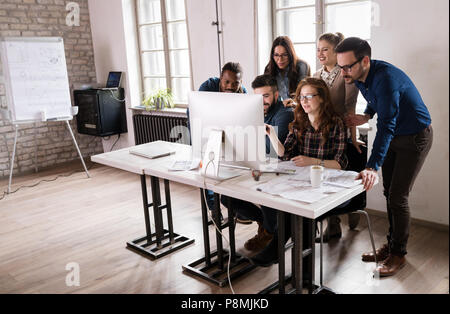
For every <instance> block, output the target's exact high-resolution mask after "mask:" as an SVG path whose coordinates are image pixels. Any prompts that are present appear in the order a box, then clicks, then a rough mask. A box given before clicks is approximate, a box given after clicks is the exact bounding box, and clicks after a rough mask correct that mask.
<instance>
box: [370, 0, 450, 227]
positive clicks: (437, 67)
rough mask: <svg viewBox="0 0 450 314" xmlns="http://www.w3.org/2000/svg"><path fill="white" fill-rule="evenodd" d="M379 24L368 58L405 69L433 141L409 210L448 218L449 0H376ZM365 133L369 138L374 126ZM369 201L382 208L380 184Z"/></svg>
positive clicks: (416, 215)
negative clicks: (429, 120)
mask: <svg viewBox="0 0 450 314" xmlns="http://www.w3.org/2000/svg"><path fill="white" fill-rule="evenodd" d="M374 2H375V3H377V4H378V6H375V10H374V13H375V12H377V11H379V13H380V16H379V17H380V19H379V26H375V25H374V26H373V27H372V48H373V58H374V59H381V60H385V61H387V62H390V63H392V64H394V65H396V66H398V67H399V68H400V69H402V70H403V71H405V72H406V73H407V74H408V76H409V77H410V78H411V79H412V81H413V82H414V83H415V85H416V87H417V88H418V90H419V92H420V93H421V95H422V97H423V99H424V101H425V104H426V105H427V107H428V110H429V111H430V113H431V118H432V120H433V122H432V125H433V129H434V142H433V147H432V149H431V151H430V153H429V155H428V158H427V160H426V162H425V165H424V167H423V168H422V171H421V173H420V174H419V177H418V178H417V180H416V183H415V186H414V188H413V190H412V191H411V194H410V198H409V204H410V207H411V215H412V217H413V218H418V219H422V220H426V221H430V222H436V223H440V224H445V225H448V224H449V220H448V219H449V217H448V213H449V193H448V191H449V120H448V119H449V88H448V84H449V76H448V73H449V42H448V35H449V34H448V32H449V31H448V26H449V24H448V23H449V18H448V9H449V1H448V0H429V1H421V0H395V1H392V0H377V1H374ZM372 127H374V131H372V132H370V133H369V142H372V141H373V138H374V134H375V133H374V132H375V130H376V128H375V125H373V122H372ZM368 207H369V208H371V209H375V210H383V211H384V210H386V204H385V199H384V197H383V194H382V184H379V185H378V186H377V187H375V189H374V190H373V191H372V192H370V193H369V194H368Z"/></svg>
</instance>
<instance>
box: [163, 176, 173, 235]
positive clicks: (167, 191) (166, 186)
mask: <svg viewBox="0 0 450 314" xmlns="http://www.w3.org/2000/svg"><path fill="white" fill-rule="evenodd" d="M164 192H165V193H164V194H165V195H166V210H167V225H168V227H169V239H170V243H174V235H173V220H172V203H171V201H170V186H169V180H164Z"/></svg>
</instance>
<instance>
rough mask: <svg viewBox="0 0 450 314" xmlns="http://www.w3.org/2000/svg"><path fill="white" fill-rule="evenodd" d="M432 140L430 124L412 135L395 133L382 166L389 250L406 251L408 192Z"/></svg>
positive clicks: (408, 224)
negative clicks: (396, 134) (397, 134)
mask: <svg viewBox="0 0 450 314" xmlns="http://www.w3.org/2000/svg"><path fill="white" fill-rule="evenodd" d="M432 143H433V129H432V127H431V125H430V126H429V127H427V128H425V129H424V130H422V131H421V132H419V133H417V134H414V135H404V136H395V137H394V138H393V139H392V142H391V144H390V146H389V150H388V152H387V155H386V159H385V160H384V164H383V166H382V171H383V188H384V196H385V197H386V201H387V213H388V218H389V234H388V236H387V239H388V243H389V248H390V251H391V253H392V254H395V255H399V256H404V255H406V253H407V252H406V245H407V243H408V237H409V227H410V210H409V205H408V196H409V193H410V192H411V189H412V187H413V185H414V181H415V180H416V178H417V175H418V174H419V172H420V169H421V168H422V166H423V163H424V162H425V159H426V157H427V155H428V152H429V151H430V149H431V145H432Z"/></svg>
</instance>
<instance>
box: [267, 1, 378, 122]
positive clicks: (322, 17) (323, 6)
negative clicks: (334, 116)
mask: <svg viewBox="0 0 450 314" xmlns="http://www.w3.org/2000/svg"><path fill="white" fill-rule="evenodd" d="M270 1H271V6H272V41H273V40H274V39H275V38H276V37H277V36H278V34H277V30H278V21H277V12H280V11H289V10H295V9H299V8H310V7H315V22H314V23H315V24H316V34H315V37H316V38H318V37H319V35H321V34H323V33H325V30H326V20H327V19H326V18H327V17H326V12H327V7H328V6H335V5H340V4H349V3H361V2H367V1H370V2H371V1H372V0H348V1H336V2H332V3H326V0H315V4H314V5H313V4H310V5H301V6H292V7H287V8H277V1H278V0H270ZM344 35H345V34H344ZM363 39H364V40H367V41H368V42H370V41H371V38H363ZM292 43H293V44H294V46H295V45H298V44H314V45H315V46H316V51H317V40H316V42H315V43H311V42H294V41H293V42H292ZM315 62H316V70H317V69H320V68H321V67H322V66H321V64H320V62H319V60H317V58H315ZM311 74H313V73H311ZM365 106H366V102H364V101H363V99H362V96H361V94H360V93H359V96H358V101H357V104H356V107H357V108H356V111H357V113H358V112H361V110H363V108H365Z"/></svg>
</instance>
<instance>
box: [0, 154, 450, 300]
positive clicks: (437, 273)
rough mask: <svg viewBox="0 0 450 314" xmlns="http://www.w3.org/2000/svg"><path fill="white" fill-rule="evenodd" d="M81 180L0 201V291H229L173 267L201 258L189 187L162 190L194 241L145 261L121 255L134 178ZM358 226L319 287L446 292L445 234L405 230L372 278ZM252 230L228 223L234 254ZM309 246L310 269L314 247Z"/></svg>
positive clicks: (19, 181)
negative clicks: (383, 272)
mask: <svg viewBox="0 0 450 314" xmlns="http://www.w3.org/2000/svg"><path fill="white" fill-rule="evenodd" d="M73 169H81V166H80V165H79V164H78V163H76V164H70V165H66V166H64V167H59V168H57V169H53V170H51V171H44V172H41V173H38V174H32V175H27V176H25V177H20V178H13V183H14V185H13V188H12V190H15V189H16V188H18V187H20V186H23V185H32V184H34V183H36V182H38V181H40V180H42V179H44V178H45V179H52V178H54V177H55V176H56V174H64V173H69V172H70V171H71V170H73ZM90 174H91V178H87V177H86V174H85V173H84V172H78V173H75V174H73V175H71V176H69V177H60V178H58V179H57V180H55V181H52V182H42V183H40V184H39V185H37V186H36V187H32V188H23V189H21V190H19V191H17V192H15V193H13V194H9V195H7V196H6V197H5V198H4V199H3V200H0V293H193V294H215V293H230V292H231V290H230V288H229V287H225V288H219V287H217V286H215V285H213V284H210V283H208V282H206V281H204V280H201V279H198V278H195V277H192V276H190V275H188V274H185V273H183V271H182V267H181V266H182V265H184V264H188V263H190V262H192V261H194V260H196V259H198V258H200V257H202V252H203V243H202V241H203V240H202V226H201V212H200V209H199V197H200V194H199V191H198V190H197V189H194V188H191V187H189V186H185V185H181V184H174V183H172V184H171V193H172V208H173V211H174V227H175V232H177V233H180V234H182V235H185V236H187V237H190V238H194V239H195V243H194V244H192V245H190V246H188V247H186V248H184V249H181V250H180V251H177V252H175V253H173V254H171V255H168V256H166V257H163V258H161V259H159V260H155V261H151V260H149V259H147V258H145V257H142V256H141V255H138V254H136V253H134V252H132V251H130V250H128V249H126V242H127V241H129V240H132V239H136V238H138V237H140V236H143V235H144V217H143V210H142V198H141V186H140V181H139V177H138V176H137V175H133V174H130V173H127V172H124V171H120V170H116V169H113V168H108V167H102V166H98V165H94V167H93V168H91V169H90ZM0 187H1V191H3V190H6V187H7V181H6V180H3V181H0ZM0 196H1V194H0ZM380 197H381V196H380ZM343 219H344V220H345V219H346V218H345V217H343ZM363 220H364V219H363V218H362V222H361V223H360V226H359V227H358V228H357V230H356V231H350V230H348V227H346V224H345V223H343V227H344V228H343V238H342V239H341V240H340V241H335V242H332V243H330V244H326V245H325V246H324V256H325V268H324V269H325V270H324V274H325V284H326V285H327V286H328V287H330V288H332V289H334V290H335V291H337V292H338V293H356V294H359V293H445V294H448V293H449V280H448V273H449V256H448V250H449V249H448V248H449V247H448V240H449V235H448V232H443V231H436V230H432V229H430V228H427V227H422V226H416V225H413V226H412V228H411V236H410V242H409V246H408V250H409V254H408V255H407V261H408V263H407V265H406V267H404V268H403V269H402V270H401V271H400V272H399V273H398V274H397V275H396V276H394V277H391V278H386V279H373V278H372V276H371V274H372V273H371V272H372V270H373V268H374V263H363V262H361V258H360V255H361V253H362V252H364V251H366V250H367V249H369V248H370V241H369V235H368V232H367V228H366V223H365V222H363ZM372 224H373V227H374V236H375V241H376V243H377V245H381V244H383V242H384V239H385V232H386V230H387V220H386V219H384V218H381V217H376V216H372ZM210 228H211V229H210V231H211V235H213V233H212V232H213V230H212V227H210ZM256 228H257V225H256V224H252V225H249V226H244V225H238V226H237V230H236V232H237V233H236V238H237V249H238V251H239V252H241V253H243V254H249V252H248V251H246V250H245V249H244V248H243V244H244V242H245V240H246V239H247V238H249V237H251V236H253V234H254V233H255V232H256ZM153 230H154V229H153ZM212 239H215V238H214V237H212ZM213 243H214V241H213ZM316 248H317V251H316V253H317V254H316V256H317V259H316V265H317V266H318V265H319V253H318V248H319V246H318V245H317V246H316ZM287 260H288V261H289V260H290V259H289V258H288V259H287ZM69 263H77V264H78V265H79V268H80V285H79V286H67V285H66V277H70V275H71V270H72V269H68V270H66V266H67V265H68V264H69ZM69 265H71V264H69ZM316 268H317V269H316V271H317V272H316V279H317V280H318V278H319V268H318V267H316ZM287 269H288V270H289V269H290V268H289V267H288V268H287ZM277 272H278V268H277V266H272V267H270V268H257V269H255V270H253V271H252V272H250V273H248V274H246V275H245V276H243V277H241V278H238V279H235V280H234V281H233V282H232V285H233V288H234V291H235V292H236V293H245V294H247V293H257V292H258V291H260V290H261V289H262V288H264V287H266V286H267V285H269V284H271V283H273V282H274V281H276V279H277Z"/></svg>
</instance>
